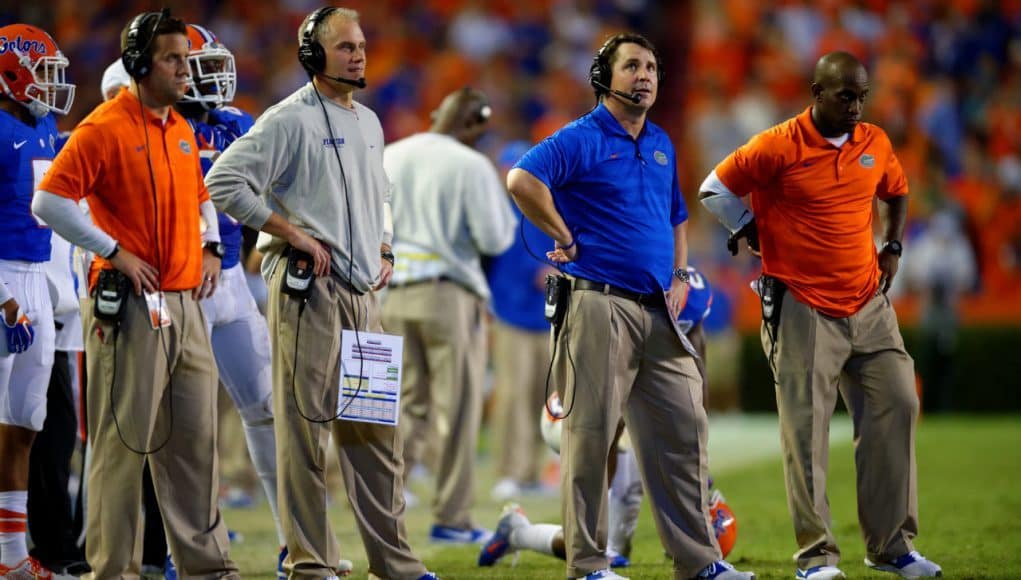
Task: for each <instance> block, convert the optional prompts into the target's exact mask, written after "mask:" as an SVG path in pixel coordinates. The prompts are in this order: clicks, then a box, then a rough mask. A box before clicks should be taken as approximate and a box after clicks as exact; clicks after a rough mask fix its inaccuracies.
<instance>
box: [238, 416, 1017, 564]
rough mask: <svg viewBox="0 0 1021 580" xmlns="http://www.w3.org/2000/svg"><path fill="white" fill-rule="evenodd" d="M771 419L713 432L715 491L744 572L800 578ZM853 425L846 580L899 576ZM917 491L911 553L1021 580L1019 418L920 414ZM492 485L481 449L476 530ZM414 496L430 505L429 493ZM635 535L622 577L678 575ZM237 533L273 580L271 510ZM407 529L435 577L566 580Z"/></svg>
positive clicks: (841, 508)
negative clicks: (862, 499) (888, 570)
mask: <svg viewBox="0 0 1021 580" xmlns="http://www.w3.org/2000/svg"><path fill="white" fill-rule="evenodd" d="M775 426H776V417H775V416H728V417H724V418H722V419H716V418H714V419H713V422H712V424H711V427H710V431H709V436H710V440H712V441H718V443H714V442H711V444H710V452H711V459H710V461H711V465H712V466H713V476H714V478H715V479H716V485H717V487H718V488H720V490H721V491H723V493H724V494H725V496H726V498H727V502H728V503H729V505H730V506H731V507H732V508H733V509H734V512H735V514H736V516H737V519H738V528H739V531H738V540H737V545H736V547H735V548H734V551H733V552H732V553H731V555H730V558H729V559H730V560H731V562H732V563H734V564H735V565H737V567H738V568H739V569H743V570H754V571H755V572H756V573H757V574H758V577H759V578H764V579H768V578H793V576H794V564H793V562H792V560H791V555H792V554H793V553H794V550H795V548H796V546H795V543H794V534H793V531H792V529H791V525H790V518H789V516H788V513H787V504H786V499H785V496H784V491H783V475H782V469H781V466H780V461H779V456H778V455H776V452H777V451H776V450H777V449H778V444H776V441H777V439H776V429H775ZM848 431H849V428H848V426H847V421H846V418H843V419H841V418H838V419H837V420H836V422H835V424H834V428H833V438H834V441H835V442H834V444H833V446H832V448H831V453H830V471H829V474H830V478H829V497H830V505H831V511H832V515H833V526H834V532H835V533H836V536H837V540H838V542H839V543H840V546H841V549H842V551H843V560H842V562H841V568H842V569H843V570H844V572H846V573H847V574H848V577H849V578H877V579H878V578H894V576H892V575H890V574H885V573H880V572H873V571H871V570H869V569H867V568H866V567H865V566H864V564H863V563H862V559H863V558H864V557H865V554H864V546H863V544H862V540H861V534H860V532H859V531H858V523H857V515H856V513H857V512H856V504H855V491H854V479H855V478H854V465H853V449H852V444H851V443H850V441H849V438H848ZM917 453H918V479H919V483H918V488H919V511H920V520H921V521H920V535H919V537H918V538H916V540H915V545H916V547H917V548H918V550H919V551H920V552H922V554H924V555H926V556H927V557H930V558H931V559H932V560H934V561H935V562H937V563H939V564H940V565H941V566H942V567H943V571H944V577H945V578H950V579H953V578H960V579H971V578H976V579H977V578H997V579H1021V416H1016V415H1015V416H950V417H938V416H932V417H924V418H923V420H922V421H921V423H920V424H919V428H918V444H917ZM493 483H494V477H493V475H492V466H491V463H490V461H489V460H488V458H487V457H486V455H485V452H484V450H483V456H482V459H481V460H480V462H479V470H478V480H477V485H476V490H477V491H476V495H477V504H476V508H475V510H474V514H475V517H476V518H477V520H478V521H477V523H478V524H479V525H482V526H485V527H488V528H493V527H495V525H496V520H497V518H498V517H499V511H500V507H501V506H500V504H498V503H496V502H494V501H492V500H490V499H489V489H490V488H491V487H492V485H493ZM412 490H413V491H414V492H415V493H417V494H418V495H419V497H420V498H422V499H423V500H424V501H423V503H424V504H427V503H428V498H429V497H430V493H429V486H428V484H425V483H422V482H415V483H413V484H412ZM521 504H522V505H523V506H524V508H525V510H526V513H527V515H528V517H529V518H530V519H531V520H532V521H535V522H539V521H547V522H554V523H556V522H559V519H560V508H559V503H558V499H557V498H556V497H549V498H538V499H537V498H529V499H526V500H524V501H522V502H521ZM644 509H645V510H646V511H644V512H643V514H642V517H641V520H640V522H639V524H638V532H637V534H636V536H635V542H634V552H633V554H632V562H633V566H632V567H631V568H629V569H626V570H620V572H621V573H622V574H624V575H626V576H628V577H630V578H633V579H653V578H657V579H658V578H671V567H670V565H669V563H668V562H667V561H666V560H665V558H664V557H663V551H662V548H661V547H660V545H659V539H658V537H657V536H656V531H655V529H654V527H653V524H652V521H651V519H650V518H649V514H648V511H647V510H648V508H647V507H645V508H644ZM224 515H225V518H226V520H227V523H228V524H229V525H230V527H231V528H232V529H235V530H238V531H240V532H242V533H243V534H244V536H245V539H244V541H243V542H242V543H240V544H236V545H234V546H232V551H231V552H232V556H233V557H234V559H235V560H236V561H237V562H238V563H239V565H240V567H241V572H242V575H243V576H244V577H246V578H273V577H275V576H274V574H273V569H274V566H275V563H276V554H277V550H278V547H277V541H276V533H275V532H274V531H273V525H272V521H271V519H270V515H269V509H268V507H266V504H265V503H262V504H261V505H260V506H259V507H257V508H255V509H249V510H225V511H224ZM330 516H331V522H332V523H333V526H334V530H335V532H336V534H337V537H338V539H339V541H340V544H341V552H342V555H343V557H345V558H348V559H350V560H352V561H354V563H355V574H354V575H353V576H352V578H365V577H366V562H365V556H364V551H363V550H362V547H361V540H360V538H359V536H358V533H357V531H356V530H355V527H354V523H353V521H352V518H351V514H350V513H349V512H348V510H347V507H346V504H345V502H344V500H343V498H342V497H339V496H338V497H337V499H336V501H334V503H333V506H332V507H331V509H330ZM407 523H408V528H409V532H410V541H411V544H412V547H413V548H414V549H415V550H416V551H417V552H418V553H419V554H420V555H421V556H422V557H423V558H424V560H425V562H426V565H427V566H428V567H429V569H430V570H433V571H436V572H437V573H439V574H440V576H441V577H442V578H444V579H447V580H458V579H483V578H484V579H487V580H498V579H503V578H507V579H509V578H528V579H532V578H535V579H546V578H549V579H562V578H564V566H563V563H562V562H561V561H559V560H554V559H552V558H549V557H545V556H541V555H538V554H533V553H525V554H522V555H521V557H520V559H519V561H518V565H517V566H516V567H511V566H510V561H511V560H512V559H513V556H507V557H505V558H504V560H502V561H501V562H500V563H499V564H498V565H497V566H496V567H494V568H478V567H477V566H476V558H477V556H478V549H477V548H475V547H460V546H455V547H451V546H438V545H434V544H430V543H429V542H428V539H427V535H428V529H429V525H430V524H431V523H432V522H431V519H430V516H429V508H428V506H427V505H420V506H418V507H416V508H413V509H409V510H408V514H407Z"/></svg>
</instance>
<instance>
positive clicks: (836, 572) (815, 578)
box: [794, 566, 847, 580]
mask: <svg viewBox="0 0 1021 580" xmlns="http://www.w3.org/2000/svg"><path fill="white" fill-rule="evenodd" d="M794 578H796V579H797V580H842V579H843V578H847V576H845V575H844V573H843V571H841V570H840V568H837V567H836V566H812V567H811V568H809V569H807V570H801V569H800V568H799V569H798V571H797V572H796V573H795V574H794Z"/></svg>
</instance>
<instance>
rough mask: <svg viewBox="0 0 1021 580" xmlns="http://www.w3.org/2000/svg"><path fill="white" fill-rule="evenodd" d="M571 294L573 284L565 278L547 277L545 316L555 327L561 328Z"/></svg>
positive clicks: (550, 275)
mask: <svg viewBox="0 0 1021 580" xmlns="http://www.w3.org/2000/svg"><path fill="white" fill-rule="evenodd" d="M570 293H571V282H570V280H568V279H567V278H566V277H564V276H555V275H553V274H547V275H546V306H545V310H544V314H545V315H546V320H549V321H550V322H551V323H552V324H553V326H560V323H561V322H563V320H564V314H566V312H567V297H568V296H569V295H570Z"/></svg>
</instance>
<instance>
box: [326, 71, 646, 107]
mask: <svg viewBox="0 0 1021 580" xmlns="http://www.w3.org/2000/svg"><path fill="white" fill-rule="evenodd" d="M319 75H320V76H322V77H324V78H328V79H330V80H331V81H337V82H338V83H345V84H348V85H351V86H355V87H358V88H359V89H364V88H365V87H366V86H368V84H369V83H367V82H365V77H362V78H360V79H357V80H351V79H345V78H344V77H331V76H330V75H328V74H326V73H319ZM636 102H637V101H636Z"/></svg>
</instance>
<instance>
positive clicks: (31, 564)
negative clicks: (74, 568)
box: [0, 556, 78, 580]
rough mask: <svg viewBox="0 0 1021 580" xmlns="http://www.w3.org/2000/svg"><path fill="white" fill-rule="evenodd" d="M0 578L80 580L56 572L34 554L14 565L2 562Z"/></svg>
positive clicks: (17, 579)
mask: <svg viewBox="0 0 1021 580" xmlns="http://www.w3.org/2000/svg"><path fill="white" fill-rule="evenodd" d="M0 578H4V580H36V579H37V578H38V579H39V580H78V579H77V578H76V577H75V576H71V575H69V574H54V573H53V571H51V570H49V569H48V568H46V567H45V566H43V565H42V564H40V563H39V560H36V559H35V558H33V557H32V556H28V557H26V558H25V559H24V560H22V561H20V562H18V564H17V565H16V566H14V567H11V568H8V567H7V566H4V565H3V564H0Z"/></svg>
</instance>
